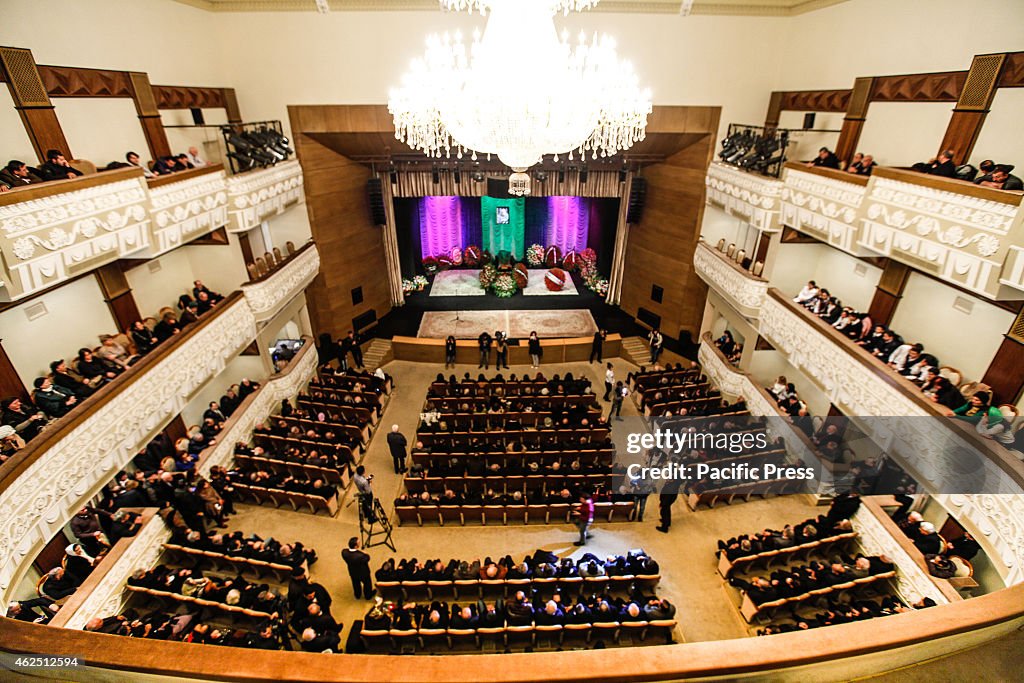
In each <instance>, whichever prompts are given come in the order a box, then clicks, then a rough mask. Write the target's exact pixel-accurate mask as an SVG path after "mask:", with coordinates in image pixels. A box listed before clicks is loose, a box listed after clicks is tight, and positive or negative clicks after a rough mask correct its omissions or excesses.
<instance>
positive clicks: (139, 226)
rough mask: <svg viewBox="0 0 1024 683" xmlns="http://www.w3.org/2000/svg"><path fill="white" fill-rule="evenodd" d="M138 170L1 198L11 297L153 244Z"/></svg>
mask: <svg viewBox="0 0 1024 683" xmlns="http://www.w3.org/2000/svg"><path fill="white" fill-rule="evenodd" d="M149 222H150V214H149V194H148V190H147V188H146V182H145V180H144V179H143V177H142V171H141V170H140V169H120V170H116V171H107V172H105V173H102V174H98V175H89V176H84V177H82V178H76V179H74V180H58V181H54V182H51V183H45V184H42V185H32V186H27V187H24V188H19V189H16V190H11V191H9V192H4V193H3V194H0V254H2V256H3V258H2V259H0V265H2V271H3V272H2V276H3V285H4V289H5V290H6V292H5V293H6V296H7V298H8V299H10V300H15V299H18V298H21V297H24V296H28V295H30V294H33V293H34V292H38V291H40V290H42V289H46V288H47V287H50V286H52V285H55V284H58V283H60V282H62V281H64V280H67V279H70V278H72V277H75V276H76V275H78V274H80V273H83V272H87V271H89V270H92V269H94V268H98V267H99V266H102V265H104V264H106V263H110V262H111V261H116V260H117V259H119V258H122V257H124V256H127V255H128V254H130V253H132V252H136V251H139V250H141V249H146V248H147V247H148V246H149V244H150V231H149Z"/></svg>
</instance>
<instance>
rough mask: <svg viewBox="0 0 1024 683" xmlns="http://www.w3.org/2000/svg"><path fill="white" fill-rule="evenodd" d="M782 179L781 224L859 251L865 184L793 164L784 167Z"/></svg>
mask: <svg viewBox="0 0 1024 683" xmlns="http://www.w3.org/2000/svg"><path fill="white" fill-rule="evenodd" d="M782 181H783V183H784V185H783V188H782V210H781V221H782V224H783V225H787V226H789V227H791V228H793V229H794V230H799V231H800V232H806V233H809V234H811V235H813V236H814V237H816V238H818V239H820V240H822V241H823V242H828V243H829V244H831V245H832V246H834V247H836V248H838V249H842V250H843V251H846V252H849V253H851V254H857V253H859V250H858V247H857V239H856V238H857V227H858V226H859V224H860V221H859V217H860V206H861V203H862V202H863V200H864V195H865V194H866V192H867V188H866V187H864V186H863V185H858V184H857V183H853V182H843V181H841V180H836V179H834V178H827V177H823V176H820V175H817V174H814V173H808V172H806V171H800V170H797V169H793V168H787V169H785V171H784V172H783V175H782Z"/></svg>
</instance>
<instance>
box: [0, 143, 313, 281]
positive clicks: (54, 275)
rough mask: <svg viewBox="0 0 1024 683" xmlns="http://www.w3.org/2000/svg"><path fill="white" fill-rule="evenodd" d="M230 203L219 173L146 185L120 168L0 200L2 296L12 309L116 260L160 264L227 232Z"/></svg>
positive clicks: (188, 174)
mask: <svg viewBox="0 0 1024 683" xmlns="http://www.w3.org/2000/svg"><path fill="white" fill-rule="evenodd" d="M291 168H292V170H293V171H295V172H298V165H297V162H294V165H293V166H292V167H291ZM268 170H269V171H273V169H268ZM298 184H299V187H300V190H301V185H302V179H301V172H299V181H298ZM257 194H259V193H257ZM228 199H229V196H228V180H227V178H226V176H225V175H224V169H223V167H221V166H219V165H216V166H207V167H204V168H197V169H194V170H191V171H184V172H182V173H175V174H173V175H169V176H161V177H159V178H153V179H151V180H149V181H146V180H145V179H144V178H143V176H142V171H141V170H140V169H137V168H124V169H118V170H114V171H104V172H102V173H97V174H94V175H88V176H83V177H81V178H75V179H73V180H58V181H56V182H51V183H44V184H42V185H31V186H27V187H23V188H18V189H14V190H11V191H9V192H5V193H3V194H0V256H2V258H0V278H2V279H3V282H2V283H0V286H2V288H3V292H2V294H3V295H5V296H6V298H7V299H9V300H11V301H14V300H17V299H20V298H23V297H26V296H29V295H31V294H34V293H35V292H38V291H40V290H43V289H46V288H47V287H51V286H53V285H58V284H60V283H61V282H63V281H65V280H68V279H71V278H73V277H75V276H77V275H80V274H82V273H85V272H88V271H90V270H93V269H95V268H98V267H100V266H102V265H104V264H106V263H110V262H111V261H115V260H117V259H120V258H147V257H149V258H151V257H154V256H159V255H160V254H163V253H166V252H168V251H170V250H171V249H174V248H175V247H178V246H181V245H182V244H186V243H188V242H189V241H191V240H194V239H195V238H197V237H201V236H202V235H205V234H206V233H208V232H210V231H212V230H215V229H217V228H219V227H222V226H224V225H227V224H228V220H229V216H228ZM245 201H248V200H245Z"/></svg>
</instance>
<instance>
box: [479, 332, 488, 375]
mask: <svg viewBox="0 0 1024 683" xmlns="http://www.w3.org/2000/svg"><path fill="white" fill-rule="evenodd" d="M477 342H478V343H479V344H480V365H479V366H477V367H481V368H483V369H484V370H490V368H491V335H489V334H488V333H487V331H486V330H484V331H483V332H481V333H480V337H479V338H478V339H477Z"/></svg>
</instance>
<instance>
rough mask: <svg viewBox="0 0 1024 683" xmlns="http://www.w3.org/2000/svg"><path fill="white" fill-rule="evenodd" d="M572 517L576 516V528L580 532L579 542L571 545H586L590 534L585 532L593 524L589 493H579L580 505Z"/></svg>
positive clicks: (591, 499)
mask: <svg viewBox="0 0 1024 683" xmlns="http://www.w3.org/2000/svg"><path fill="white" fill-rule="evenodd" d="M574 515H575V516H576V526H577V527H578V528H579V530H580V540H578V541H576V542H575V543H573V545H577V546H580V545H586V544H587V539H588V538H590V534H589V533H587V531H588V530H589V529H590V526H591V525H592V524H593V523H594V499H593V498H592V497H591V495H590V492H589V491H582V492H580V504H579V507H577V508H576V512H575V513H574Z"/></svg>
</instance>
